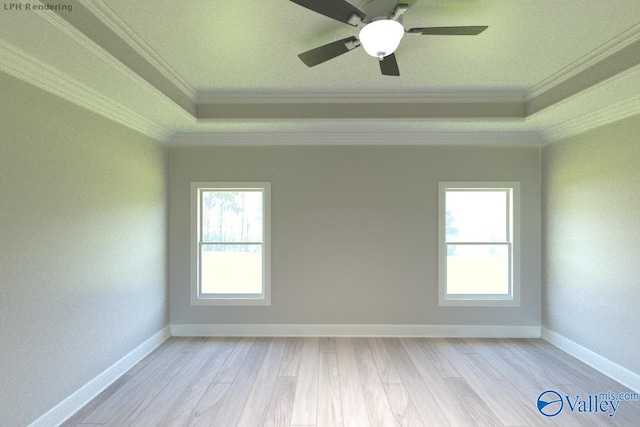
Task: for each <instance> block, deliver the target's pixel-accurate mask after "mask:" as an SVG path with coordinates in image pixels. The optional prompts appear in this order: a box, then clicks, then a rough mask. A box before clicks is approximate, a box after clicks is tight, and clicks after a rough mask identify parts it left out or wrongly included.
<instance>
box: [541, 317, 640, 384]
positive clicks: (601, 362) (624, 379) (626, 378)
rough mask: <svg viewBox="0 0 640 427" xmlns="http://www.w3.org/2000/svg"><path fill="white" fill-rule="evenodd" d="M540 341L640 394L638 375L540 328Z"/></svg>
mask: <svg viewBox="0 0 640 427" xmlns="http://www.w3.org/2000/svg"><path fill="white" fill-rule="evenodd" d="M542 339H543V340H545V341H547V342H548V343H550V344H552V345H554V346H555V347H558V348H559V349H560V350H562V351H564V352H565V353H568V354H570V355H571V356H573V357H575V358H576V359H578V360H580V361H581V362H584V363H586V364H587V365H589V366H591V367H592V368H594V369H596V370H598V371H600V372H602V373H603V374H605V375H606V376H608V377H610V378H612V379H613V380H615V381H617V382H619V383H620V384H622V385H623V386H625V387H628V388H629V389H631V390H633V391H635V392H640V375H639V374H637V373H635V372H633V371H630V370H629V369H627V368H625V367H624V366H620V365H618V364H617V363H615V362H612V361H611V360H609V359H607V358H606V357H603V356H601V355H599V354H598V353H595V352H593V351H591V350H589V349H588V348H586V347H583V346H581V345H580V344H578V343H576V342H574V341H571V340H570V339H569V338H567V337H565V336H563V335H560V334H559V333H557V332H554V331H552V330H550V329H547V328H542ZM614 391H616V390H614Z"/></svg>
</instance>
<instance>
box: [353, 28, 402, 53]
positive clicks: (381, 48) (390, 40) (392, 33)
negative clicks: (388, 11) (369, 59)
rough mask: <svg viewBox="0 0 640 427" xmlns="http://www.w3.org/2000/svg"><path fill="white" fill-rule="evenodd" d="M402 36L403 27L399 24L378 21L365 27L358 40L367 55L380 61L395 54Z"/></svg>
mask: <svg viewBox="0 0 640 427" xmlns="http://www.w3.org/2000/svg"><path fill="white" fill-rule="evenodd" d="M403 36H404V27H403V26H402V24H401V23H399V22H398V21H393V20H391V19H380V20H378V21H373V22H371V23H369V24H367V25H365V26H364V28H362V30H360V35H359V36H358V39H359V40H360V43H361V44H362V47H363V48H364V50H365V51H366V52H367V53H368V54H369V55H371V56H375V57H376V58H380V59H382V58H383V57H385V56H389V55H391V54H392V53H393V52H395V50H396V49H397V48H398V45H399V44H400V40H402V37H403Z"/></svg>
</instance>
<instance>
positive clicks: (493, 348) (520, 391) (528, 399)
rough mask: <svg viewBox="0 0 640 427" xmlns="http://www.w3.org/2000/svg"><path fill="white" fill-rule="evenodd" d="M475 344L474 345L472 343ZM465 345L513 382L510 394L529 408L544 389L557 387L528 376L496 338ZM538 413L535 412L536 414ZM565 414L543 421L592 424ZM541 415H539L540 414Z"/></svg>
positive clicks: (564, 424)
mask: <svg viewBox="0 0 640 427" xmlns="http://www.w3.org/2000/svg"><path fill="white" fill-rule="evenodd" d="M474 344H475V345H474ZM466 345H474V346H475V348H476V357H480V358H482V359H483V360H484V361H483V362H482V363H486V364H490V365H492V366H494V367H495V368H496V369H497V370H498V371H499V372H500V373H501V374H502V375H503V377H504V381H505V382H508V383H510V384H513V385H514V387H513V388H512V389H511V390H512V392H513V394H512V396H513V397H514V398H515V399H518V400H520V401H521V402H522V404H523V406H525V407H528V408H531V410H532V411H535V406H534V405H535V402H536V401H537V399H538V396H540V393H542V392H543V391H545V390H549V389H553V388H554V387H557V385H555V384H552V383H551V384H550V383H549V382H548V381H547V380H546V379H544V378H540V377H538V376H537V375H536V374H535V373H533V375H532V376H528V375H527V374H526V373H525V371H523V370H521V369H520V366H521V363H517V362H516V363H514V361H513V360H511V359H512V356H511V355H510V354H509V353H508V352H505V349H504V348H502V347H501V345H500V344H499V343H498V342H497V341H496V340H486V341H481V342H475V343H471V342H468V343H466ZM538 415H540V414H536V416H538ZM565 415H566V414H560V416H556V417H553V418H548V417H547V418H546V419H545V422H549V423H553V424H555V425H561V426H574V427H580V426H592V425H594V424H593V422H592V421H590V420H588V419H585V420H584V421H581V420H578V419H577V418H575V417H566V416H565ZM540 416H541V415H540Z"/></svg>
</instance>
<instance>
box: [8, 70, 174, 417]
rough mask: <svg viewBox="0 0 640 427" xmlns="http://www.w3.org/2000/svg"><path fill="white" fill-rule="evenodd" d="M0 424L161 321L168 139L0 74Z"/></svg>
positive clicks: (27, 411) (72, 383) (39, 410)
mask: <svg viewBox="0 0 640 427" xmlns="http://www.w3.org/2000/svg"><path fill="white" fill-rule="evenodd" d="M0 93H2V102H0V195H1V198H0V200H1V201H0V263H1V264H0V265H1V267H2V268H1V269H0V361H1V362H0V425H2V426H11V427H16V426H24V425H27V424H29V423H30V422H32V421H34V420H35V419H37V418H38V417H39V416H41V415H42V414H44V413H45V412H47V411H48V410H49V409H51V408H52V407H53V406H55V405H56V404H58V403H59V402H61V401H62V400H64V399H65V398H66V397H68V396H69V395H70V394H71V393H73V392H75V391H76V390H78V389H79V388H80V387H81V386H83V385H84V384H86V383H87V382H88V381H90V380H92V379H93V378H94V377H96V376H97V375H98V374H100V373H101V372H102V371H104V370H105V369H106V368H108V367H109V366H111V365H112V364H113V363H115V362H116V361H118V360H119V359H120V358H122V357H123V356H125V355H126V354H127V353H129V352H130V351H131V350H133V349H134V348H135V347H137V346H138V345H140V344H141V343H142V342H144V341H145V340H147V339H148V338H150V337H151V336H153V335H154V334H155V333H157V332H158V331H160V330H161V329H162V328H163V327H165V326H166V325H167V323H168V306H167V305H168V304H167V300H168V299H167V290H166V288H167V262H166V258H167V250H166V241H167V238H166V234H167V231H166V227H167V226H166V223H167V218H166V210H167V207H166V149H164V148H162V147H161V146H159V144H157V143H156V142H155V141H153V140H151V139H149V138H147V137H143V136H141V135H140V134H137V133H135V132H133V131H130V130H128V129H126V128H123V127H122V126H120V125H117V124H114V123H112V122H110V121H108V120H106V119H104V118H102V117H99V116H97V115H95V114H93V113H90V112H88V111H86V110H84V109H82V108H79V107H77V106H75V105H72V104H70V103H67V102H66V101H63V100H61V99H59V98H57V97H55V96H53V95H50V94H48V93H45V92H43V91H41V90H40V89H37V88H35V87H33V86H29V85H27V84H25V83H23V82H20V81H18V80H16V79H13V78H11V77H8V76H6V75H4V74H0Z"/></svg>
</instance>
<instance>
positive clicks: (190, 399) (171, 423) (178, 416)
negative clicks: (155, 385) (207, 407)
mask: <svg viewBox="0 0 640 427" xmlns="http://www.w3.org/2000/svg"><path fill="white" fill-rule="evenodd" d="M236 345H237V340H235V339H232V338H210V339H209V340H208V342H207V344H206V345H205V346H203V348H201V349H200V353H203V354H206V355H207V356H208V357H209V359H208V360H207V362H206V364H205V366H204V367H203V368H202V369H201V370H200V371H199V372H198V373H197V374H196V376H195V378H194V379H193V380H192V382H191V384H189V387H187V388H186V389H185V390H184V391H183V392H182V393H181V394H180V395H179V396H178V397H177V398H176V400H175V402H174V403H173V405H171V406H169V407H168V409H166V411H165V415H164V416H163V418H162V419H161V420H160V421H159V422H158V424H157V425H159V426H163V427H181V426H184V425H185V424H186V423H187V421H188V420H189V418H192V417H195V415H194V410H195V408H196V405H197V404H198V402H199V401H200V400H201V399H202V398H203V396H204V395H205V393H206V392H207V390H208V389H209V387H210V386H211V385H212V384H213V383H214V380H215V378H216V376H217V375H218V373H219V371H220V369H221V368H222V366H223V364H224V363H225V361H226V360H227V358H228V357H229V355H230V354H231V352H232V351H233V349H235V348H236ZM221 384H225V383H221ZM226 384H228V383H226ZM225 390H226V388H225V387H213V390H212V393H213V396H212V397H211V399H209V400H216V399H219V398H220V397H221V396H222V395H223V394H224V392H225ZM195 418H197V417H195Z"/></svg>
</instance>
